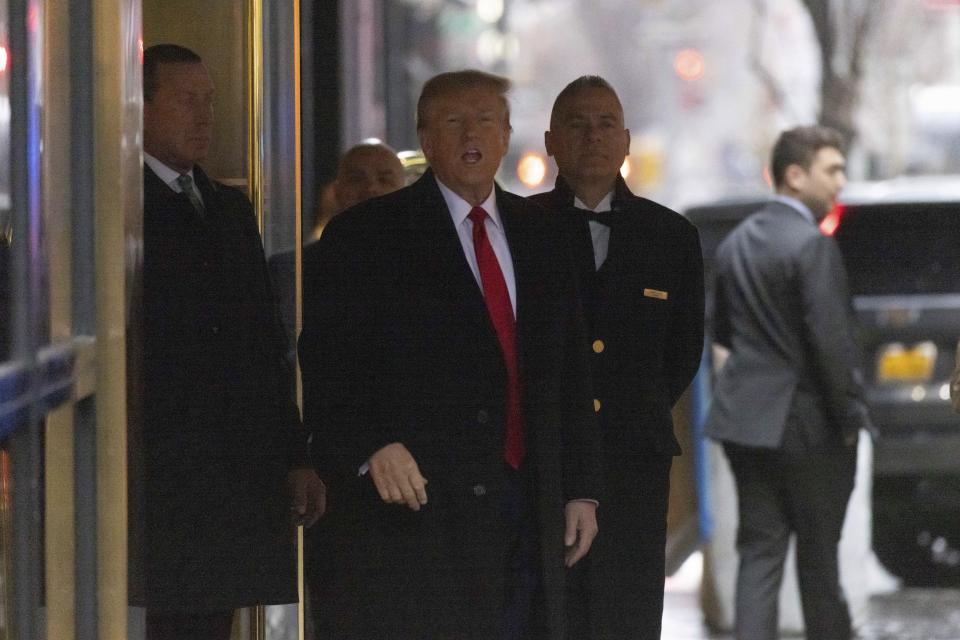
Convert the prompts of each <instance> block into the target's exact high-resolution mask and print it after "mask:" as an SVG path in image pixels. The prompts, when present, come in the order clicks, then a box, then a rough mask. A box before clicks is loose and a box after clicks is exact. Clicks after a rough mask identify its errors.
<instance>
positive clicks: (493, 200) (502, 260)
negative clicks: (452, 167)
mask: <svg viewBox="0 0 960 640" xmlns="http://www.w3.org/2000/svg"><path fill="white" fill-rule="evenodd" d="M437 186H439V187H440V193H442V194H443V199H444V201H445V202H446V203H447V209H449V211H450V217H451V218H453V226H454V227H455V228H456V230H457V236H459V238H460V246H461V247H463V255H464V257H465V258H466V259H467V264H469V265H470V270H471V271H473V277H474V278H475V279H476V281H477V285H479V287H480V290H481V291H483V283H482V282H481V281H480V266H479V265H478V264H477V253H476V251H475V249H474V247H473V222H471V221H470V219H469V218H468V217H467V216H469V215H470V211H471V210H472V209H473V205H472V204H470V203H469V202H467V201H466V200H464V199H463V198H461V197H460V196H458V195H457V194H456V193H454V192H453V191H452V190H451V189H450V188H448V187H447V186H446V185H445V184H443V183H442V182H440V180H437ZM496 191H497V190H496V189H490V195H488V196H487V199H486V200H484V201H483V203H482V204H480V206H481V207H483V210H484V211H486V212H487V218H486V220H485V221H484V228H485V229H486V230H487V238H489V239H490V246H491V247H493V253H494V255H496V256H497V262H498V263H499V264H500V271H501V272H502V273H503V279H504V281H505V282H506V283H507V292H508V293H509V294H510V304H511V306H512V307H513V317H514V318H516V317H517V282H516V278H515V276H514V273H513V258H511V256H510V245H509V244H507V235H506V233H504V230H503V221H502V220H501V219H500V212H499V210H498V209H497V197H496V196H497V193H496Z"/></svg>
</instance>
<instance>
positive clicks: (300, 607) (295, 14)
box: [246, 0, 306, 640]
mask: <svg viewBox="0 0 960 640" xmlns="http://www.w3.org/2000/svg"><path fill="white" fill-rule="evenodd" d="M265 1H267V0H247V6H246V10H247V20H246V27H247V34H246V35H247V69H248V76H247V192H248V194H249V196H250V201H251V202H252V203H253V208H254V212H255V213H256V216H257V225H258V227H259V229H260V234H261V237H264V238H265V232H266V228H265V226H266V225H265V211H264V193H265V176H264V154H265V153H266V149H265V148H264V147H265V125H267V124H268V123H266V122H265V120H266V118H265V115H264V97H265V96H264V86H265V78H264V60H265V55H264V47H263V44H264V42H263V35H264V28H265V21H264V15H263V7H264V2H265ZM290 3H291V12H292V18H293V20H292V22H293V24H292V34H290V35H291V36H292V41H293V67H294V68H293V106H294V128H293V130H294V149H293V158H294V172H293V173H294V192H295V193H294V203H295V207H294V229H295V232H294V233H295V239H294V259H295V271H294V278H295V297H294V299H295V305H296V310H295V313H296V316H295V317H296V333H297V335H299V332H300V327H301V316H302V307H303V300H302V293H301V281H302V277H303V276H302V265H301V259H302V249H301V235H302V232H301V216H302V202H301V197H302V195H301V194H302V176H301V172H302V166H301V157H300V145H301V131H300V126H301V106H300V0H290ZM296 373H297V375H296V380H297V403H298V405H300V407H301V410H302V406H303V391H302V387H301V384H300V371H299V363H298V364H297V372H296ZM303 545H304V535H303V527H302V526H300V527H297V637H298V639H299V640H303V638H304V623H305V619H304V613H305V606H304V598H305V595H306V594H305V588H304V553H303V552H304V548H303ZM249 622H250V627H249V637H250V640H265V638H266V615H265V608H264V607H263V606H258V607H255V608H253V609H252V610H251V611H250V616H249Z"/></svg>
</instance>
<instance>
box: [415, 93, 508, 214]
mask: <svg viewBox="0 0 960 640" xmlns="http://www.w3.org/2000/svg"><path fill="white" fill-rule="evenodd" d="M425 115H426V118H425V122H424V123H423V126H422V127H421V129H420V146H421V147H422V148H423V154H424V155H425V156H426V158H427V161H428V162H429V163H430V167H431V168H432V169H433V171H434V173H435V174H436V176H437V178H438V179H439V180H440V182H442V183H443V184H445V185H446V186H447V187H449V188H450V189H451V190H453V191H454V192H455V193H456V194H457V195H459V196H460V197H461V198H463V199H464V200H466V201H467V202H469V203H470V204H473V205H478V204H480V203H481V202H483V201H484V200H485V199H486V197H487V196H488V195H490V190H491V189H492V188H493V178H494V176H495V175H496V173H497V169H498V168H499V167H500V162H501V160H503V157H504V156H505V155H506V154H507V149H508V147H509V146H510V125H509V122H508V115H507V107H506V104H505V103H504V99H503V96H501V95H500V94H499V93H498V92H497V91H496V90H494V89H491V88H485V87H479V88H474V89H467V90H463V91H456V92H451V93H449V94H446V95H441V96H438V97H436V98H434V99H433V100H431V101H430V102H429V103H428V104H427V105H426V114H425Z"/></svg>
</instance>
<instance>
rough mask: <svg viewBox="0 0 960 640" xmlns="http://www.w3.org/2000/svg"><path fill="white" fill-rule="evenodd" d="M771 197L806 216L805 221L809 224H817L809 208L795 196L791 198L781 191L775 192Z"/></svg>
mask: <svg viewBox="0 0 960 640" xmlns="http://www.w3.org/2000/svg"><path fill="white" fill-rule="evenodd" d="M773 199H774V200H776V201H777V202H780V203H782V204H785V205H787V206H788V207H790V208H791V209H793V210H795V211H796V212H797V213H799V214H800V215H802V216H803V217H804V218H806V220H807V222H809V223H810V224H812V225H814V226H816V225H817V219H816V218H815V217H814V216H813V212H812V211H810V208H809V207H807V205H805V204H803V203H802V202H800V201H799V200H797V199H796V198H791V197H790V196H785V195H783V194H782V193H777V194H775V195H774V196H773Z"/></svg>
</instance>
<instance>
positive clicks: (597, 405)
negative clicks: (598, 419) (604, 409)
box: [593, 398, 600, 412]
mask: <svg viewBox="0 0 960 640" xmlns="http://www.w3.org/2000/svg"><path fill="white" fill-rule="evenodd" d="M593 410H594V411H595V412H599V411H600V401H599V400H597V399H596V398H594V399H593Z"/></svg>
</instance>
